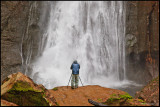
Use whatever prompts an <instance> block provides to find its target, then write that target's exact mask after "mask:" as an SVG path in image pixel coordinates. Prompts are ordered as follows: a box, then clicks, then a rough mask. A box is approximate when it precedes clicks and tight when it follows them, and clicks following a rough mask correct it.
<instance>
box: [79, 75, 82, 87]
mask: <svg viewBox="0 0 160 107" xmlns="http://www.w3.org/2000/svg"><path fill="white" fill-rule="evenodd" d="M79 79H80V81H81V78H80V76H79ZM81 84H82V81H81ZM82 86H83V84H82Z"/></svg>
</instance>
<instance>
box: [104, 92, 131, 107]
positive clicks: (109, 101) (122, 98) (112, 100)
mask: <svg viewBox="0 0 160 107" xmlns="http://www.w3.org/2000/svg"><path fill="white" fill-rule="evenodd" d="M128 99H132V96H130V95H129V94H128V93H126V94H117V95H116V94H112V95H111V96H110V98H109V99H107V101H106V102H105V103H107V104H108V105H109V104H112V103H119V102H121V101H125V100H126V101H127V100H128Z"/></svg>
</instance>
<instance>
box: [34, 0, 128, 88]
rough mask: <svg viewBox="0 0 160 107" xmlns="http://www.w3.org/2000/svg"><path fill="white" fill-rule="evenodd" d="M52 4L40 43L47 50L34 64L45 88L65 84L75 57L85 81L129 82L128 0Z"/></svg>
mask: <svg viewBox="0 0 160 107" xmlns="http://www.w3.org/2000/svg"><path fill="white" fill-rule="evenodd" d="M49 4H50V15H49V16H50V17H49V23H48V25H47V27H46V29H45V33H44V34H43V36H42V37H43V38H41V40H42V41H41V44H40V47H39V48H42V47H41V46H43V47H44V50H43V52H42V54H41V56H39V57H38V58H37V59H36V60H35V61H34V62H33V63H32V65H31V66H32V69H33V70H32V74H31V78H32V79H33V80H34V81H35V82H36V83H39V84H43V85H44V86H45V87H46V88H53V87H56V86H66V85H67V84H68V81H69V78H70V75H71V70H70V66H71V64H72V62H73V61H74V60H75V59H76V60H77V61H78V63H79V64H80V67H81V68H80V77H81V80H82V82H83V84H84V85H101V86H104V87H116V86H121V85H123V84H127V83H128V79H127V77H126V70H125V3H124V2H123V1H56V2H51V1H50V3H49ZM41 14H43V13H41ZM79 85H81V84H80V83H79Z"/></svg>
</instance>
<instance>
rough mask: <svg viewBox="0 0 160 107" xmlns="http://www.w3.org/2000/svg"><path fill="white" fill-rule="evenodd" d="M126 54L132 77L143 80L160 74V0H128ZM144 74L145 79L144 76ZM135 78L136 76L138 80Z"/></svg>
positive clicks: (142, 81) (128, 72)
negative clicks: (159, 0)
mask: <svg viewBox="0 0 160 107" xmlns="http://www.w3.org/2000/svg"><path fill="white" fill-rule="evenodd" d="M126 56H127V58H126V59H127V60H126V62H127V65H126V67H127V68H126V69H127V76H128V78H129V79H132V80H137V82H138V81H140V82H141V83H144V82H146V81H149V80H150V79H151V78H154V77H156V76H158V73H159V2H158V1H128V2H127V9H126ZM142 77H145V78H142ZM135 78H136V79H135Z"/></svg>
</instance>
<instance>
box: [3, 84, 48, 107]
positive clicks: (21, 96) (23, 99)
mask: <svg viewBox="0 0 160 107" xmlns="http://www.w3.org/2000/svg"><path fill="white" fill-rule="evenodd" d="M44 96H45V94H44V92H40V91H37V90H34V89H33V88H32V87H31V86H30V84H29V83H27V82H23V81H17V82H16V83H15V84H14V85H13V87H12V88H11V89H10V90H8V91H7V93H5V94H4V95H2V98H3V99H4V100H7V101H9V102H13V103H15V104H17V105H19V106H49V103H48V102H47V101H46V100H45V98H44Z"/></svg>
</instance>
